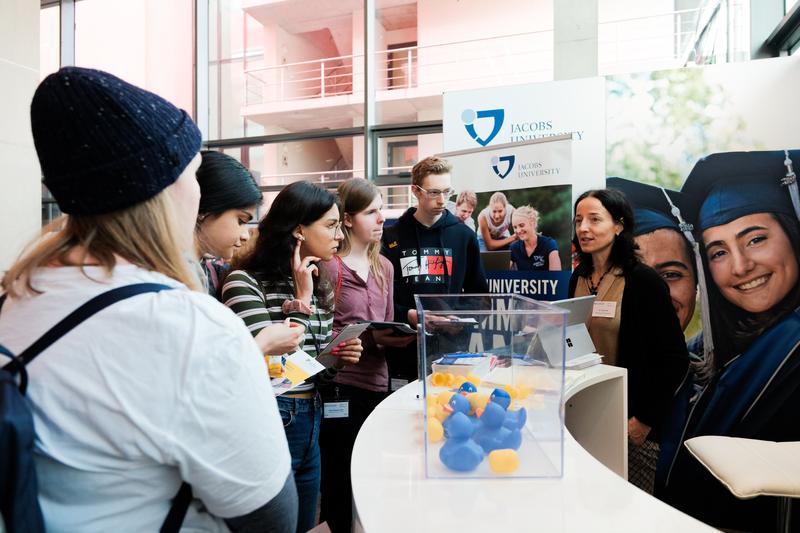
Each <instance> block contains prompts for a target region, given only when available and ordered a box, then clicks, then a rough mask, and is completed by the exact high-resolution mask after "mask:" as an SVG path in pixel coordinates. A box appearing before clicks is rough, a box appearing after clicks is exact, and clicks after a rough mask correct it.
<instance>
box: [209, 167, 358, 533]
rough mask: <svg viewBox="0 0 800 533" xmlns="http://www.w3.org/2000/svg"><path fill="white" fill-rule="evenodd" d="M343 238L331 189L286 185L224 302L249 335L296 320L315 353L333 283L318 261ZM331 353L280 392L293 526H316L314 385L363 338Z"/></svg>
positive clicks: (346, 360) (349, 360)
mask: <svg viewBox="0 0 800 533" xmlns="http://www.w3.org/2000/svg"><path fill="white" fill-rule="evenodd" d="M342 238H343V236H342V230H341V221H340V218H339V207H338V205H337V202H336V197H335V196H334V195H333V194H331V193H330V192H328V191H326V190H325V189H322V188H321V187H317V186H316V185H313V184H311V183H308V182H305V181H298V182H295V183H292V184H290V185H287V186H286V187H284V189H283V190H282V191H281V192H280V193H279V194H278V196H277V197H276V198H275V200H274V201H273V203H272V207H270V210H269V212H268V213H267V215H266V216H265V217H264V218H263V219H262V220H261V223H260V224H259V226H258V239H257V241H256V244H255V247H254V248H253V250H252V252H251V253H250V254H249V255H248V256H246V257H243V258H242V259H241V261H239V262H238V263H237V264H235V265H234V266H235V267H236V268H237V270H234V271H233V272H231V273H230V274H229V275H228V277H227V278H226V279H225V284H224V286H223V287H222V300H223V301H224V302H225V304H226V305H227V306H228V307H230V308H231V309H232V310H233V311H234V312H235V313H236V314H237V315H239V317H241V318H242V320H244V322H245V324H246V325H247V327H248V328H249V330H250V333H252V334H253V335H254V336H258V334H259V332H260V331H261V330H262V329H263V328H264V327H266V326H268V325H270V324H280V323H284V322H287V321H288V322H292V323H296V324H299V325H300V326H301V327H302V328H303V332H304V340H303V343H302V346H300V348H301V349H302V350H303V351H305V352H306V353H308V354H309V355H310V356H312V357H316V356H317V355H318V354H319V353H320V352H321V351H322V350H323V349H324V348H325V346H326V345H327V344H328V343H329V342H330V340H331V336H332V332H333V306H334V299H335V296H334V286H333V284H332V283H331V281H330V280H329V279H327V278H326V277H324V276H322V277H321V276H319V270H318V267H317V263H318V262H319V261H328V260H330V259H331V258H332V257H333V255H334V254H335V253H336V251H337V250H338V248H339V243H340V242H341V241H342ZM333 353H334V355H337V356H339V360H338V361H337V363H336V364H335V365H334V366H332V367H330V368H328V369H326V370H324V371H322V372H320V373H319V374H317V375H316V376H315V377H314V378H313V379H312V380H309V381H307V382H306V383H304V384H302V385H300V386H299V387H297V388H294V389H292V390H291V391H290V392H288V393H285V394H283V395H281V396H279V397H278V410H279V411H280V414H281V418H282V419H283V425H284V430H285V431H286V438H287V440H288V441H289V451H290V452H291V455H292V470H293V471H294V475H295V482H296V484H297V493H298V498H299V507H300V511H299V517H298V522H297V531H299V532H305V531H308V530H309V529H311V528H313V527H314V524H315V517H316V510H317V497H318V494H319V487H320V451H319V431H320V420H321V412H322V409H321V404H320V398H319V395H318V393H317V387H316V383H327V382H330V381H331V380H333V378H334V377H335V376H336V373H337V372H338V370H340V369H341V368H344V366H345V365H347V364H356V363H358V361H359V358H360V357H361V340H360V339H353V340H350V341H347V342H345V343H342V344H340V345H339V346H337V347H335V348H334V349H333ZM269 355H280V354H269Z"/></svg>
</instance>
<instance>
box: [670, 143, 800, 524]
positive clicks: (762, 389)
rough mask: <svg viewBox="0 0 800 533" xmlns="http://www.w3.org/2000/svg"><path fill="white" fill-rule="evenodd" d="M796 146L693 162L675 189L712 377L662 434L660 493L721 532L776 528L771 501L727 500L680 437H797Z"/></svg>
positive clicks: (799, 247) (799, 159)
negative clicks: (691, 228) (694, 259)
mask: <svg viewBox="0 0 800 533" xmlns="http://www.w3.org/2000/svg"><path fill="white" fill-rule="evenodd" d="M795 164H800V150H791V151H783V150H781V151H773V152H731V153H720V154H712V155H710V156H708V157H706V158H703V159H701V160H700V161H699V162H698V163H697V164H696V165H695V167H694V169H693V170H692V172H691V174H690V175H689V177H688V178H687V180H686V183H685V184H684V187H683V192H684V193H685V194H686V195H687V196H688V197H690V198H692V199H693V200H694V206H693V207H692V210H691V212H690V213H689V215H690V217H691V220H692V221H693V222H694V224H695V229H696V230H697V231H698V233H699V235H698V237H699V240H701V242H702V244H703V247H702V257H703V267H704V270H705V273H704V275H705V281H706V286H707V290H708V302H709V307H710V310H711V313H710V315H711V339H712V340H713V346H712V350H710V352H711V354H713V357H710V358H708V359H707V360H706V361H705V362H704V363H705V368H703V369H702V370H703V372H704V374H707V375H709V376H710V380H709V382H708V385H707V386H706V387H705V388H704V389H703V391H702V392H701V394H700V396H699V398H698V400H697V402H696V404H695V406H694V407H693V408H692V409H691V411H690V412H689V413H682V415H683V423H682V424H679V425H676V427H675V431H674V432H671V433H670V435H667V439H665V450H664V452H665V453H664V456H663V457H662V458H661V460H660V461H659V491H658V492H659V495H660V496H662V497H663V498H664V499H665V500H666V501H667V502H669V503H670V504H671V505H674V506H676V507H678V508H680V509H681V510H683V511H684V512H687V513H689V514H691V515H693V516H695V517H696V518H699V519H700V520H703V521H705V522H708V523H709V524H711V525H713V526H715V527H720V528H732V529H736V530H746V531H751V530H772V529H775V517H776V516H777V509H776V502H775V499H772V498H755V499H752V500H739V499H737V498H734V497H733V496H732V495H731V494H730V493H729V492H728V491H727V490H726V489H725V488H724V487H723V486H722V484H721V483H719V482H718V481H717V480H716V479H715V478H713V477H712V476H711V475H710V474H709V473H708V472H707V471H706V470H705V468H703V467H702V466H701V465H700V464H699V463H698V462H697V461H696V460H695V459H694V458H692V457H691V456H690V455H689V454H688V453H686V451H685V447H684V446H683V442H684V441H685V440H687V439H690V438H692V437H696V436H700V435H724V436H731V437H743V438H750V439H760V440H767V441H796V440H800V425H798V424H797V413H798V411H800V348H799V347H800V284H798V280H800V264H799V263H798V258H800V222H798V217H799V216H800V202H798V204H797V205H793V202H792V200H791V194H790V189H789V187H792V186H796V185H793V183H794V178H795V176H794V170H793V166H794V165H795Z"/></svg>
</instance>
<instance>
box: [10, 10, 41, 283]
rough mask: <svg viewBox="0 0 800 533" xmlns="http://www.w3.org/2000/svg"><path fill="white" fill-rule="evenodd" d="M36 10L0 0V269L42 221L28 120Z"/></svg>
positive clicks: (35, 69)
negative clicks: (0, 82)
mask: <svg viewBox="0 0 800 533" xmlns="http://www.w3.org/2000/svg"><path fill="white" fill-rule="evenodd" d="M39 9H40V4H39V2H31V0H3V1H2V2H0V80H3V83H2V85H1V86H0V117H2V119H0V190H1V191H2V194H0V272H1V271H4V270H6V269H7V268H8V267H9V266H11V264H12V263H13V262H14V260H15V259H16V257H17V256H18V254H19V252H20V251H21V250H22V247H23V246H24V245H25V244H26V243H27V242H28V241H29V240H31V239H32V238H33V237H35V236H36V234H37V232H38V231H39V228H40V226H41V220H42V189H41V172H40V170H39V161H38V160H37V158H36V151H35V150H34V147H33V137H32V136H31V124H30V106H31V98H33V93H34V91H35V90H36V86H37V85H38V83H39Z"/></svg>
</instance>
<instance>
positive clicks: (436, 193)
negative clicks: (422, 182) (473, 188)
mask: <svg viewBox="0 0 800 533" xmlns="http://www.w3.org/2000/svg"><path fill="white" fill-rule="evenodd" d="M414 187H416V188H417V189H419V190H421V191H422V192H424V193H425V195H426V196H427V197H428V198H430V199H431V200H436V199H437V198H439V197H440V196H444V199H445V200H449V199H450V198H452V197H453V196H455V195H456V194H458V193H457V192H456V190H455V189H445V190H443V191H440V190H439V189H431V190H429V191H428V190H425V189H423V188H422V187H420V186H419V185H414Z"/></svg>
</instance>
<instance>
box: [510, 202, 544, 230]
mask: <svg viewBox="0 0 800 533" xmlns="http://www.w3.org/2000/svg"><path fill="white" fill-rule="evenodd" d="M517 217H525V218H529V219H531V220H535V221H536V224H534V226H537V225H538V224H539V211H537V210H536V209H534V208H533V207H531V206H529V205H523V206H522V207H517V208H516V209H514V213H513V214H512V215H511V220H512V221H513V220H514V219H515V218H517Z"/></svg>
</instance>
